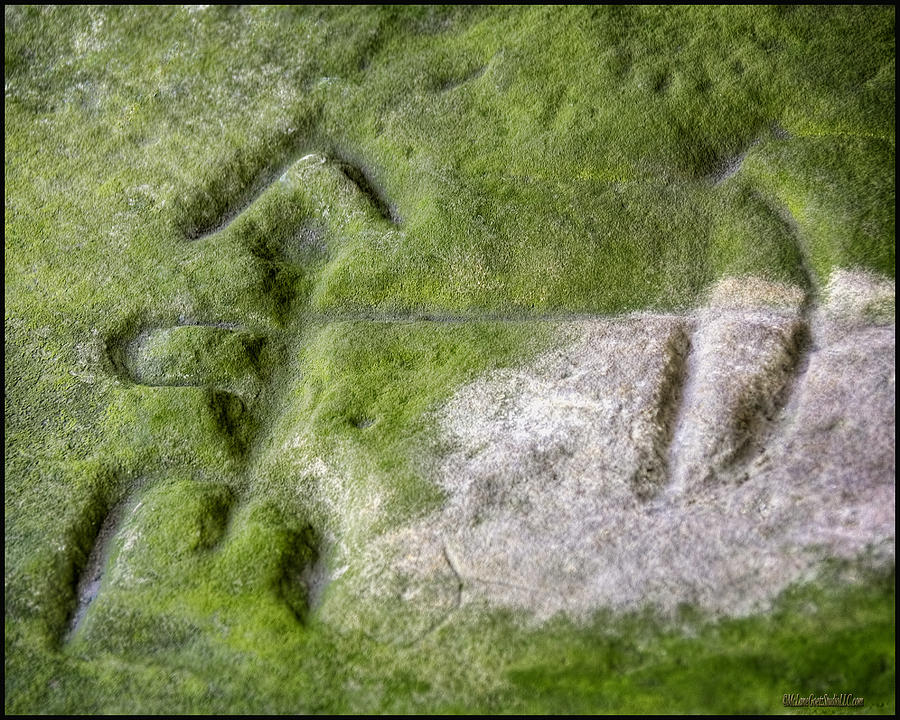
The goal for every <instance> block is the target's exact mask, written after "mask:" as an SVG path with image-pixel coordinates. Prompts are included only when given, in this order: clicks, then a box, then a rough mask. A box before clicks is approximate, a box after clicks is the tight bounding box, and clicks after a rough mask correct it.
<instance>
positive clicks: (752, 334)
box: [348, 273, 895, 644]
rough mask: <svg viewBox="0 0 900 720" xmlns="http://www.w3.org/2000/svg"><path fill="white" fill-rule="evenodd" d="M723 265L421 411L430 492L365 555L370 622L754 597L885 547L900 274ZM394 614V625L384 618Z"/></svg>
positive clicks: (731, 606)
mask: <svg viewBox="0 0 900 720" xmlns="http://www.w3.org/2000/svg"><path fill="white" fill-rule="evenodd" d="M739 287H740V284H739V283H737V281H735V280H734V279H728V280H727V281H724V282H723V283H722V284H720V286H719V287H717V288H714V289H713V292H712V293H711V295H710V300H709V303H708V305H707V307H705V308H702V309H700V310H698V311H696V312H694V313H690V314H686V315H675V314H673V315H649V314H641V315H633V316H629V317H623V318H617V319H592V320H583V321H572V322H568V323H561V324H560V326H559V328H558V338H559V341H558V343H557V345H556V346H555V348H554V349H553V350H551V351H550V352H548V353H546V354H545V355H543V356H541V357H540V358H538V359H537V360H536V361H534V362H532V363H530V364H528V365H526V366H523V367H519V368H507V369H502V370H497V371H494V372H491V373H489V374H487V375H485V376H483V377H481V378H479V379H477V380H476V381H474V382H472V383H470V384H469V385H467V386H465V387H462V388H460V389H459V390H458V392H457V393H456V394H455V395H454V396H453V397H452V398H451V399H450V400H449V401H448V402H447V403H446V405H445V406H444V407H443V408H441V409H440V411H438V412H437V413H436V414H435V417H434V421H435V423H436V424H437V426H438V427H439V428H440V429H441V431H442V433H443V437H444V441H445V443H444V445H445V446H446V447H449V448H450V449H449V450H448V451H446V452H445V453H444V454H443V455H442V456H441V457H440V458H439V459H438V462H437V466H436V467H437V469H436V481H437V482H438V483H439V484H440V486H441V487H442V488H443V489H444V490H445V491H446V493H447V499H446V502H445V503H444V505H443V506H442V507H441V508H440V509H439V510H438V511H436V512H434V513H433V514H431V515H430V516H428V517H426V518H423V519H420V520H418V521H416V522H413V523H411V524H409V525H407V526H406V527H402V528H399V529H396V530H393V531H391V532H389V533H386V534H384V535H382V536H380V537H379V538H377V539H376V540H375V541H374V542H372V543H371V544H370V545H369V546H368V547H367V549H366V550H365V551H364V552H362V553H361V554H360V555H358V556H357V557H356V558H355V559H354V561H353V565H354V566H355V567H356V568H357V570H356V574H355V576H354V577H355V580H354V579H352V578H351V579H349V580H348V582H351V583H355V587H357V588H358V595H357V596H358V597H359V598H360V600H365V603H363V604H364V605H366V604H367V605H372V606H373V607H376V608H379V609H380V611H381V613H382V614H383V615H389V616H392V617H393V618H394V619H393V620H391V623H392V627H387V626H386V627H384V628H381V629H379V628H378V627H372V628H370V630H371V631H372V632H373V633H374V634H375V635H377V636H378V637H380V638H382V639H384V640H385V641H388V640H390V639H391V633H392V632H400V636H399V637H400V640H401V641H402V642H403V643H404V644H405V643H410V642H415V640H416V639H417V638H421V637H423V636H424V635H426V634H427V633H428V632H431V631H433V630H434V629H435V628H436V627H440V626H441V624H442V623H446V622H449V621H451V619H452V617H453V613H454V611H455V610H456V609H457V608H460V607H464V606H471V607H474V608H477V607H504V608H510V609H516V610H519V611H522V612H523V613H524V617H529V618H531V619H533V620H536V621H541V620H544V619H546V618H548V617H550V616H553V615H555V614H557V613H564V614H566V615H568V616H570V617H572V618H575V619H583V618H586V617H588V616H589V615H590V613H591V612H593V611H594V610H596V609H598V608H601V607H608V608H613V609H622V610H628V609H636V608H641V607H645V606H648V605H649V606H653V607H655V608H657V609H658V610H660V611H662V612H664V613H666V612H671V611H674V610H675V609H677V607H678V606H679V605H681V604H682V603H688V604H691V605H695V606H698V607H699V608H701V609H703V610H706V611H709V612H712V613H714V614H728V615H744V614H747V613H752V612H757V611H764V610H766V609H767V608H768V607H770V605H771V601H772V599H773V598H775V597H776V596H777V595H778V594H779V593H780V592H781V591H782V590H784V589H785V588H786V587H788V586H789V585H791V584H792V583H795V582H798V581H807V580H812V579H814V578H815V577H816V575H817V573H818V572H819V570H820V568H821V566H822V562H823V561H824V560H825V559H826V558H847V559H853V558H858V557H860V556H861V555H862V554H863V553H866V552H868V553H869V555H868V557H869V558H870V560H872V561H874V562H886V563H889V562H893V560H894V431H895V421H894V391H895V388H894V385H895V380H894V325H893V320H892V319H891V321H890V323H884V322H881V323H880V324H879V322H878V321H877V316H876V317H875V320H873V315H872V313H871V312H870V310H868V308H871V307H872V306H873V304H875V305H878V303H881V304H884V302H886V301H885V297H888V296H890V297H891V302H892V292H893V285H892V284H890V285H889V286H887V285H886V284H885V282H884V281H883V280H881V279H879V278H877V277H875V276H866V275H865V274H861V273H849V274H845V275H836V277H835V278H834V279H833V281H832V282H831V283H830V284H829V286H828V288H827V289H826V292H825V293H823V297H824V304H823V305H822V306H820V307H818V308H814V309H812V310H809V309H807V308H805V307H804V304H803V303H804V299H803V294H802V293H801V292H800V291H799V290H796V289H793V288H788V287H785V286H781V287H779V286H776V285H775V284H769V285H766V283H764V282H763V281H760V280H757V279H749V280H748V291H747V293H746V295H745V296H744V297H741V296H740V292H739ZM384 622H386V621H384Z"/></svg>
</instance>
